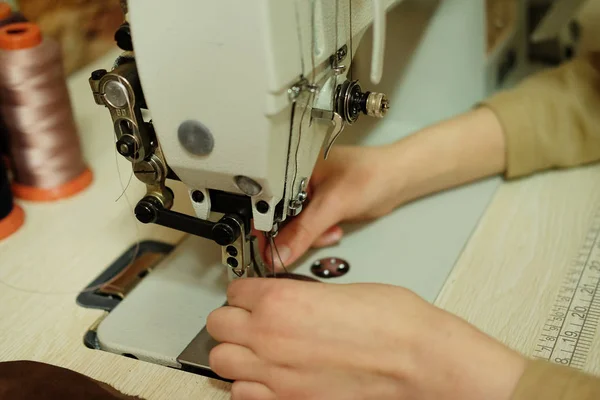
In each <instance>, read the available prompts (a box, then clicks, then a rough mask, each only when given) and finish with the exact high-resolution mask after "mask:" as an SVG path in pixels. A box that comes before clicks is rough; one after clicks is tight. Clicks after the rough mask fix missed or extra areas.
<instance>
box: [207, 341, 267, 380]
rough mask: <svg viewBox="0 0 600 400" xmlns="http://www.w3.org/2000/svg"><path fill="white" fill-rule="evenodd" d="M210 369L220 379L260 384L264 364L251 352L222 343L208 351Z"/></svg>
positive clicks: (245, 348)
mask: <svg viewBox="0 0 600 400" xmlns="http://www.w3.org/2000/svg"><path fill="white" fill-rule="evenodd" d="M208 362H209V364H210V368H211V369H212V370H213V371H214V372H215V373H216V374H217V375H219V376H220V377H221V378H225V379H232V380H236V381H237V380H241V381H253V382H260V381H261V380H262V379H263V377H264V374H265V371H266V368H267V367H266V364H265V363H264V362H263V361H261V360H260V359H259V358H258V357H257V356H256V354H254V352H253V351H252V350H250V349H249V348H247V347H244V346H239V345H237V344H231V343H222V344H220V345H218V346H217V347H215V348H213V349H212V350H211V351H210V354H209V357H208Z"/></svg>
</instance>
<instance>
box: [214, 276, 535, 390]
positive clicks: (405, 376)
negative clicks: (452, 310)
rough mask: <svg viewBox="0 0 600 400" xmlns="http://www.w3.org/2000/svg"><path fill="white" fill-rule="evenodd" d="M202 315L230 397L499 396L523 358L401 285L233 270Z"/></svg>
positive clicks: (516, 373)
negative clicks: (236, 275)
mask: <svg viewBox="0 0 600 400" xmlns="http://www.w3.org/2000/svg"><path fill="white" fill-rule="evenodd" d="M228 304H229V305H228V306H226V307H223V308H220V309H218V310H216V311H214V312H213V313H212V314H211V315H210V316H209V318H208V325H207V326H208V331H209V333H210V334H211V335H212V336H213V337H214V338H215V339H216V340H217V341H219V342H221V344H220V345H218V346H217V347H215V349H214V350H213V351H212V352H211V354H210V365H211V367H212V369H213V370H214V371H215V372H216V373H217V374H219V375H220V376H221V377H224V378H228V379H232V380H235V383H234V384H233V387H232V399H233V400H274V399H285V400H296V399H298V400H313V399H314V400H317V399H319V400H320V399H323V400H337V399H339V400H353V399H357V400H358V399H361V400H362V399H365V400H366V399H373V400H386V399H390V400H391V399H394V400H399V399H400V400H401V399H407V400H408V399H411V400H443V399H461V400H484V399H485V400H508V399H509V398H510V396H511V394H512V391H513V390H514V388H515V386H516V383H517V381H518V380H519V378H520V376H521V374H522V372H523V370H524V366H525V359H524V358H523V357H521V356H520V355H518V354H517V353H515V352H513V351H512V350H510V349H508V348H506V347H504V346H503V345H501V344H499V343H498V342H496V341H495V340H493V339H491V338H490V337H488V336H486V335H484V334H483V333H481V332H480V331H478V330H477V329H475V328H474V327H472V326H470V325H469V324H467V323H466V322H464V321H462V320H461V319H459V318H457V317H455V316H453V315H450V314H448V313H446V312H444V311H442V310H439V309H437V308H435V307H433V306H432V305H430V304H429V303H427V302H425V301H423V300H422V299H420V298H419V297H418V296H416V295H415V294H413V293H411V292H409V291H408V290H405V289H402V288H398V287H394V286H388V285H377V284H355V285H333V284H323V283H312V282H299V281H292V280H287V279H241V280H238V281H235V282H233V283H232V284H231V285H230V287H229V290H228Z"/></svg>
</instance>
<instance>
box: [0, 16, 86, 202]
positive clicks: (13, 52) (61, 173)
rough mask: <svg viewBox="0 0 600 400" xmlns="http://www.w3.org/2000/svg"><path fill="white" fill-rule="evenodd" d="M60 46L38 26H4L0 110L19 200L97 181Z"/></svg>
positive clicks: (61, 194)
mask: <svg viewBox="0 0 600 400" xmlns="http://www.w3.org/2000/svg"><path fill="white" fill-rule="evenodd" d="M61 55H62V54H61V50H60V46H59V44H58V43H56V42H55V41H53V40H51V39H49V38H43V37H42V33H41V31H40V29H39V27H38V26H37V25H35V24H33V23H17V24H9V25H7V26H5V27H3V28H0V90H1V92H2V96H1V100H0V108H1V111H2V116H3V119H4V121H5V123H6V126H7V128H8V133H9V145H10V158H11V165H12V170H13V174H14V182H13V193H14V195H15V197H17V198H21V199H24V200H30V201H54V200H60V199H64V198H67V197H70V196H73V195H75V194H77V193H79V192H81V191H82V190H84V189H85V188H87V187H88V186H89V185H90V184H91V182H92V172H91V171H90V170H89V168H87V166H86V164H85V162H84V160H83V155H82V153H81V147H80V142H79V137H78V134H77V128H76V125H75V121H74V118H73V113H72V109H71V102H70V98H69V92H68V89H67V85H66V79H65V76H64V72H63V66H62V58H61Z"/></svg>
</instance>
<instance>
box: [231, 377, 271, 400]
mask: <svg viewBox="0 0 600 400" xmlns="http://www.w3.org/2000/svg"><path fill="white" fill-rule="evenodd" d="M276 399H277V397H276V396H275V393H273V391H272V390H271V389H269V388H268V387H266V386H265V385H263V384H262V383H257V382H248V381H236V382H234V383H233V385H232V386H231V400H276Z"/></svg>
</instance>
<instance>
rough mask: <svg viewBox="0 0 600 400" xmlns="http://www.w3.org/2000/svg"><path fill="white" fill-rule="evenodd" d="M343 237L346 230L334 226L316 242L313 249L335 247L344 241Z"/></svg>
mask: <svg viewBox="0 0 600 400" xmlns="http://www.w3.org/2000/svg"><path fill="white" fill-rule="evenodd" d="M342 236H344V230H343V229H342V228H341V227H339V226H338V225H335V226H332V227H331V228H329V229H328V230H326V231H325V233H323V234H322V235H321V236H320V237H318V238H317V240H315V242H314V243H313V244H312V247H315V248H320V247H328V246H333V245H335V244H338V243H339V242H340V240H342Z"/></svg>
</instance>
